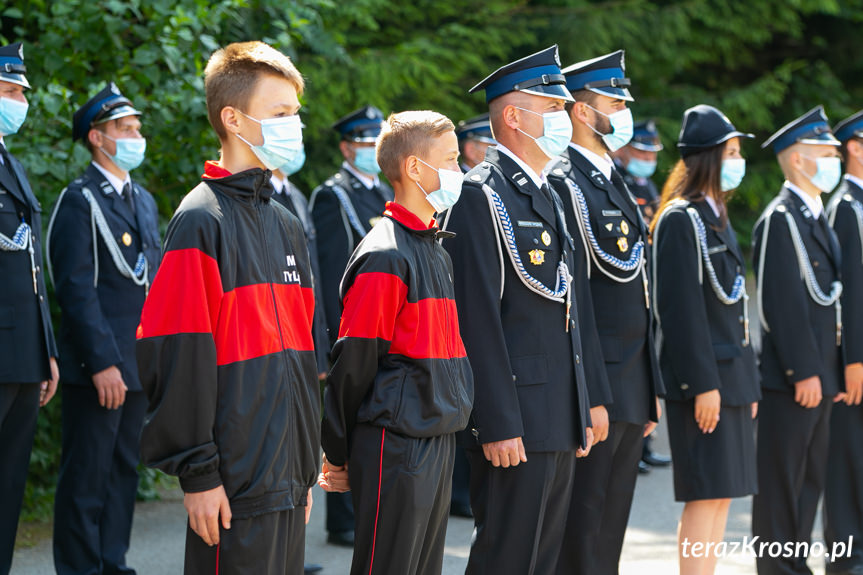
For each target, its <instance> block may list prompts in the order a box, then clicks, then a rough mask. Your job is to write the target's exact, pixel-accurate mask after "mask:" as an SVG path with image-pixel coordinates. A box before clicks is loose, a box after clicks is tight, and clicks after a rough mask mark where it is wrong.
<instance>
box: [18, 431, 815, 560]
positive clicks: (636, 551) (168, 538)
mask: <svg viewBox="0 0 863 575" xmlns="http://www.w3.org/2000/svg"><path fill="white" fill-rule="evenodd" d="M655 443H656V446H657V448H658V449H659V450H662V451H665V452H666V453H667V439H666V433H665V426H664V425H662V426H660V431H659V437H658V440H657V441H656V442H655ZM315 489H316V491H315V500H316V501H317V503H316V504H315V505H314V507H313V517H312V523H311V525H310V526H309V530H308V535H307V542H306V559H307V560H308V561H312V562H316V563H320V564H322V565H324V566H325V570H324V571H323V573H322V575H328V574H334V575H344V574H346V573H348V570H349V566H350V560H351V552H350V550H347V549H344V548H341V547H334V546H331V545H327V544H326V532H325V530H324V527H323V525H324V508H323V505H322V503H323V492H321V491H320V490H319V489H317V488H315ZM681 508H682V506H681V505H680V504H678V503H675V502H674V497H673V493H672V485H671V471H670V470H668V469H655V470H654V471H652V472H651V473H650V474H649V475H646V476H642V477H640V478H639V480H638V486H637V490H636V494H635V502H634V505H633V510H632V517H631V520H630V525H629V530H628V532H627V535H626V543H625V544H624V549H623V561H622V566H621V573H622V575H654V574H656V575H669V574H672V573H676V572H677V555H676V540H677V539H676V529H677V520H678V518H679V516H680V510H681ZM750 508H751V501H750V500H749V499H740V500H737V501H735V502H734V503H733V505H732V507H731V515H730V518H729V525H728V533H727V535H726V540H727V541H741V540H742V539H743V537H744V536H745V535H747V534H748V533H749V511H750ZM472 530H473V524H472V522H471V521H469V520H466V519H457V518H452V519H450V523H449V529H448V532H447V546H446V555H445V560H444V571H443V573H444V574H445V575H455V574H461V573H463V572H464V566H465V564H466V562H467V556H468V551H469V548H470V537H471V532H472ZM184 536H185V514H184V511H183V507H182V504H181V502H180V500H179V494H172V495H170V496H169V498H168V499H166V500H164V501H159V502H154V503H142V504H140V505H139V506H138V509H137V513H136V515H135V525H134V528H133V532H132V548H131V550H130V552H129V557H128V558H129V565H131V566H133V567H135V568H136V569H137V571H138V573H141V574H144V573H147V574H152V575H161V574H166V575H168V574H175V573H176V574H179V573H182V557H183V540H184ZM815 537H816V539H820V538H821V528H820V524H819V525H818V526H817V527H816V534H815ZM810 565H812V566H813V567H816V573H818V574H821V573H823V568H822V566H821V565H817V564H816V562H815V561H814V560H812V561H810ZM52 572H53V571H52V562H51V543H50V541H42V542H41V543H39V544H38V545H36V546H35V547H32V548H30V549H22V550H19V551H18V552H16V554H15V560H14V563H13V566H12V575H46V574H50V573H52ZM717 573H718V574H719V575H744V574H745V575H751V574H754V573H755V567H754V560H753V559H752V558H750V557H745V556H740V555H736V556H732V557H728V558H726V559H724V560H723V561H721V562H720V564H719V568H718V569H717ZM507 575H508V574H507ZM512 575H518V574H512Z"/></svg>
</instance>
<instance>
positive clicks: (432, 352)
mask: <svg viewBox="0 0 863 575" xmlns="http://www.w3.org/2000/svg"><path fill="white" fill-rule="evenodd" d="M407 291H408V288H407V285H405V283H404V282H403V281H402V279H401V278H399V277H398V276H396V275H393V274H389V273H382V272H369V273H363V274H360V275H358V276H357V277H356V279H355V280H354V283H353V284H352V285H351V287H350V289H348V293H347V294H346V295H345V298H344V311H343V312H342V320H341V324H340V326H339V337H340V338H341V337H358V338H367V339H374V338H380V339H383V340H385V341H389V342H391V346H390V353H397V354H400V355H405V356H407V357H413V358H444V359H449V358H453V357H465V356H466V355H467V353H466V352H465V349H464V344H463V343H462V340H461V334H460V332H459V327H458V313H457V311H456V305H455V301H454V300H451V299H445V298H426V299H421V300H419V301H418V302H415V303H410V302H408V301H406V299H407Z"/></svg>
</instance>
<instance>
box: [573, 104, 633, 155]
mask: <svg viewBox="0 0 863 575" xmlns="http://www.w3.org/2000/svg"><path fill="white" fill-rule="evenodd" d="M585 106H587V107H588V108H590V109H591V110H593V111H594V112H596V113H597V114H599V115H601V116H605V117H606V118H608V122H609V123H610V124H611V133H609V134H603V133H601V132H600V131H599V130H597V129H596V128H594V127H593V126H591V125H590V124H585V125H586V126H587V127H588V128H590V129H591V130H593V131H594V132H595V133H596V134H597V135H598V136H599V137H601V138H602V141H603V142H604V143H605V147H607V148H608V151H610V152H616V151H617V150H619V149H620V148H622V147H623V146H625V145H626V144H628V143H629V141H630V140H632V135H633V133H634V127H633V123H632V110H630V109H629V108H624V109H622V110H618V111H617V112H615V113H613V114H605V113H603V112H600V111H599V110H597V109H596V108H594V107H593V106H591V105H590V104H585Z"/></svg>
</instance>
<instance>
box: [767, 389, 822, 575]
mask: <svg viewBox="0 0 863 575" xmlns="http://www.w3.org/2000/svg"><path fill="white" fill-rule="evenodd" d="M832 406H833V398H832V397H825V398H824V399H823V400H822V401H821V405H820V406H818V407H816V408H813V409H806V408H803V407H801V406H800V405H798V404H797V403H796V402H795V401H794V394H793V393H785V392H781V391H772V390H767V389H765V390H764V397H763V398H762V399H761V403H760V405H759V408H758V441H757V445H758V494H757V495H756V496H755V497H754V499H753V503H752V534H753V535H757V536H758V537H760V538H761V541H762V542H767V543H773V542H779V543H782V544H784V543H786V542H809V541H810V540H811V537H812V526H813V524H814V523H815V514H816V512H817V511H816V510H817V507H818V498H819V497H820V496H821V492H822V491H823V489H824V475H825V473H826V469H827V451H828V444H829V441H830V411H831V408H832ZM755 563H756V566H757V567H758V575H803V574H805V575H810V574H811V573H812V571H810V570H809V568H808V567H807V566H806V558H805V557H799V558H795V557H789V558H783V557H777V558H773V557H770V556H769V555H767V554H765V556H764V557H757V558H756V560H755Z"/></svg>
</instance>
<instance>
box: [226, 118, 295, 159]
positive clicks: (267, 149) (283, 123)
mask: <svg viewBox="0 0 863 575" xmlns="http://www.w3.org/2000/svg"><path fill="white" fill-rule="evenodd" d="M240 113H241V114H243V115H244V116H245V117H247V118H248V119H250V120H252V121H253V122H257V123H258V124H260V125H261V137H263V139H264V143H263V144H261V145H260V146H256V145H254V144H251V143H249V141H248V140H246V139H245V138H243V137H242V136H241V135H239V134H237V137H238V138H240V139H241V140H242V141H243V142H245V143H246V144H247V145H248V146H249V147H250V148H251V149H252V152H254V154H255V155H256V156H257V157H258V159H259V160H261V163H262V164H264V165H265V166H266V167H267V169H269V170H277V169H279V168H281V167H282V166H283V165H285V164H287V163H289V162H291V161H293V160H294V159H295V158H296V156H297V155H298V154H299V153H300V151H301V150H302V149H303V123H302V122H301V121H300V117H299V116H297V115H294V116H284V117H281V118H267V119H266V120H258V119H256V118H253V117H251V116H249V115H248V114H246V113H245V112H240Z"/></svg>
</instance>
